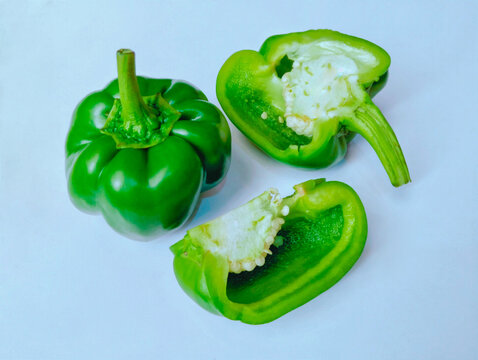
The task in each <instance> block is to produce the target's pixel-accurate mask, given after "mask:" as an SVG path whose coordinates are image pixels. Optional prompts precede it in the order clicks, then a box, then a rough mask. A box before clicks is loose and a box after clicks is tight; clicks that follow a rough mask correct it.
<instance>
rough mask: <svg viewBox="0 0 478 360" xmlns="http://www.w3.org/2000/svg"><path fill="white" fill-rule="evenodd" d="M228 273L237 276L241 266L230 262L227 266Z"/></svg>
mask: <svg viewBox="0 0 478 360" xmlns="http://www.w3.org/2000/svg"><path fill="white" fill-rule="evenodd" d="M229 272H233V273H236V274H239V273H240V272H241V265H240V264H239V263H237V262H235V261H234V262H231V263H230V264H229Z"/></svg>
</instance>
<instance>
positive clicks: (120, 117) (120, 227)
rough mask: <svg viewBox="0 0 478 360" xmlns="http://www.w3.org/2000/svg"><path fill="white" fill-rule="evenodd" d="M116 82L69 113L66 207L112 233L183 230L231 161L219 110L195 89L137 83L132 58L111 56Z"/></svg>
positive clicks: (228, 138) (153, 233)
mask: <svg viewBox="0 0 478 360" xmlns="http://www.w3.org/2000/svg"><path fill="white" fill-rule="evenodd" d="M117 64H118V79H116V80H114V81H112V82H111V83H110V84H109V85H108V86H106V88H104V89H103V90H100V91H97V92H94V93H92V94H90V95H88V96H87V97H86V98H85V99H84V100H83V101H82V102H81V103H80V104H79V105H78V107H77V108H76V110H75V112H74V114H73V119H72V123H71V128H70V131H69V133H68V137H67V140H66V173H67V178H68V190H69V193H70V197H71V200H72V201H73V203H74V204H75V205H76V207H78V208H79V209H80V210H83V211H86V212H93V213H94V212H101V213H102V214H103V216H104V217H105V219H106V221H107V222H108V223H109V224H110V225H111V226H112V227H113V228H114V229H115V230H116V231H118V232H119V233H122V234H124V235H126V236H129V237H133V238H140V239H146V238H151V237H154V236H158V235H160V234H162V233H164V232H166V231H168V230H171V229H174V228H176V227H178V226H180V225H182V224H183V223H184V222H185V221H186V220H187V219H188V218H189V217H190V215H191V214H192V212H193V210H194V208H195V206H196V204H197V202H198V199H199V195H200V193H201V191H205V190H208V189H210V188H212V187H214V186H215V185H217V184H218V183H219V182H220V181H221V180H222V179H223V177H224V176H225V174H226V172H227V170H228V167H229V162H230V153H231V135H230V130H229V126H228V125H227V122H226V120H225V118H224V116H223V115H222V113H221V111H220V110H219V109H218V108H217V107H216V106H214V105H213V104H211V103H209V102H208V101H207V98H206V96H205V95H204V94H203V93H202V92H201V91H200V90H199V89H197V88H195V87H194V86H192V85H190V84H188V83H186V82H183V81H177V80H171V79H150V78H145V77H139V76H138V77H136V75H135V62H134V53H133V52H132V51H131V50H126V49H123V50H119V51H118V52H117Z"/></svg>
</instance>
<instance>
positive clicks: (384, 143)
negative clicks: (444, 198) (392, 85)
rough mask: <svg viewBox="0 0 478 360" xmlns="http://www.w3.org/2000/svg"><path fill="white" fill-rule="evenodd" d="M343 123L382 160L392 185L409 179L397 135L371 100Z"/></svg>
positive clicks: (404, 182)
mask: <svg viewBox="0 0 478 360" xmlns="http://www.w3.org/2000/svg"><path fill="white" fill-rule="evenodd" d="M344 125H345V126H346V127H347V129H349V130H351V131H354V132H357V133H359V134H360V135H362V136H363V137H364V138H365V140H367V141H368V143H369V144H370V145H371V146H372V148H373V149H374V150H375V152H376V154H377V155H378V157H379V159H380V161H381V162H382V165H383V167H384V168H385V171H386V172H387V174H388V176H389V178H390V181H391V183H392V185H393V186H401V185H404V184H406V183H409V182H410V181H411V180H410V174H409V172H408V167H407V163H406V161H405V157H404V156H403V153H402V149H401V148H400V144H399V143H398V140H397V137H396V136H395V133H394V132H393V130H392V128H391V127H390V125H389V124H388V122H387V120H386V119H385V117H384V116H383V114H382V113H381V111H380V110H379V108H377V107H376V106H375V105H374V104H373V103H372V101H371V100H367V101H366V102H365V103H363V104H362V105H361V106H360V107H359V108H358V109H357V110H356V111H355V117H354V118H353V119H350V120H346V121H344Z"/></svg>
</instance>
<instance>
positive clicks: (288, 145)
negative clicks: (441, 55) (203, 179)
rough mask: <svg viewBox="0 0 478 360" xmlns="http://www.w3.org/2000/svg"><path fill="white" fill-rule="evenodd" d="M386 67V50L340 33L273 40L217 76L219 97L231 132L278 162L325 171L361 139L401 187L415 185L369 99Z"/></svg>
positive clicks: (243, 53)
mask: <svg viewBox="0 0 478 360" xmlns="http://www.w3.org/2000/svg"><path fill="white" fill-rule="evenodd" d="M389 66H390V56H389V55H388V54H387V52H386V51H385V50H383V49H382V48H380V47H379V46H377V45H375V44H373V43H371V42H369V41H366V40H363V39H359V38H356V37H353V36H348V35H345V34H341V33H339V32H335V31H331V30H310V31H306V32H302V33H291V34H285V35H276V36H272V37H270V38H268V39H267V40H266V41H265V42H264V44H263V45H262V47H261V49H260V51H259V52H256V51H252V50H243V51H239V52H237V53H235V54H233V55H232V56H231V57H230V58H229V59H228V60H227V61H226V63H225V64H224V65H223V66H222V68H221V70H220V71H219V75H218V77H217V83H216V92H217V97H218V99H219V102H220V103H221V106H222V108H223V109H224V111H225V112H226V114H227V116H228V117H229V119H230V120H231V121H232V122H233V123H234V125H236V126H237V128H238V129H239V130H240V131H241V132H242V133H244V135H246V136H247V137H248V138H249V139H250V140H251V141H252V142H254V143H255V144H256V145H257V146H259V147H260V148H261V149H262V150H263V151H265V152H266V153H267V154H269V155H270V156H272V157H273V158H275V159H277V160H279V161H282V162H285V163H288V164H292V165H296V166H303V167H309V168H322V167H327V166H330V165H333V164H335V163H336V162H338V161H340V160H341V159H342V158H343V157H344V156H345V153H346V150H347V144H348V142H350V140H351V139H352V138H353V136H354V135H355V133H358V134H360V135H362V136H363V137H364V138H365V139H366V140H367V141H368V142H369V143H370V145H371V146H372V147H373V149H374V150H375V152H376V153H377V155H378V157H379V159H380V161H381V162H382V164H383V166H384V168H385V170H386V171H387V174H388V176H389V178H390V181H391V183H392V184H393V185H394V186H400V185H403V184H406V183H408V182H409V181H410V175H409V172H408V168H407V164H406V162H405V158H404V156H403V154H402V150H401V148H400V145H399V143H398V141H397V138H396V136H395V134H394V132H393V130H392V128H391V127H390V125H389V124H388V122H387V120H386V119H385V117H384V116H383V114H382V112H381V111H380V110H379V109H378V108H377V106H375V105H374V104H373V102H372V100H371V98H372V97H373V96H374V95H375V94H376V93H377V92H378V91H380V90H381V89H382V88H383V87H384V86H385V83H386V80H387V75H388V68H389Z"/></svg>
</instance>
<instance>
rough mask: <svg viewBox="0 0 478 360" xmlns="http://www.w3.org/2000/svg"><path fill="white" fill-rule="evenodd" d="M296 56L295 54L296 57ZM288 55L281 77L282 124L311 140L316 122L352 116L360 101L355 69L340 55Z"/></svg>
mask: <svg viewBox="0 0 478 360" xmlns="http://www.w3.org/2000/svg"><path fill="white" fill-rule="evenodd" d="M296 55H297V54H296ZM296 55H290V56H289V57H288V58H292V59H293V64H292V68H291V70H290V71H289V72H286V73H284V74H283V76H282V77H281V82H282V86H283V92H282V94H283V98H284V102H285V112H284V117H285V121H286V125H287V126H288V127H289V128H291V129H292V130H293V131H294V132H295V133H297V134H299V135H305V136H308V137H312V136H313V134H314V127H315V124H316V122H318V121H324V120H328V119H330V118H335V117H342V118H343V117H348V116H353V112H354V111H355V110H356V108H357V107H358V106H359V105H360V104H361V103H362V101H363V99H364V90H363V89H362V87H361V86H360V84H359V82H358V72H359V69H358V66H357V64H356V63H355V61H354V60H353V59H351V58H350V57H348V56H346V55H344V54H330V53H329V54H326V55H324V54H322V55H320V54H319V55H320V56H319V55H316V54H314V56H310V55H307V54H302V55H297V56H296Z"/></svg>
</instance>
